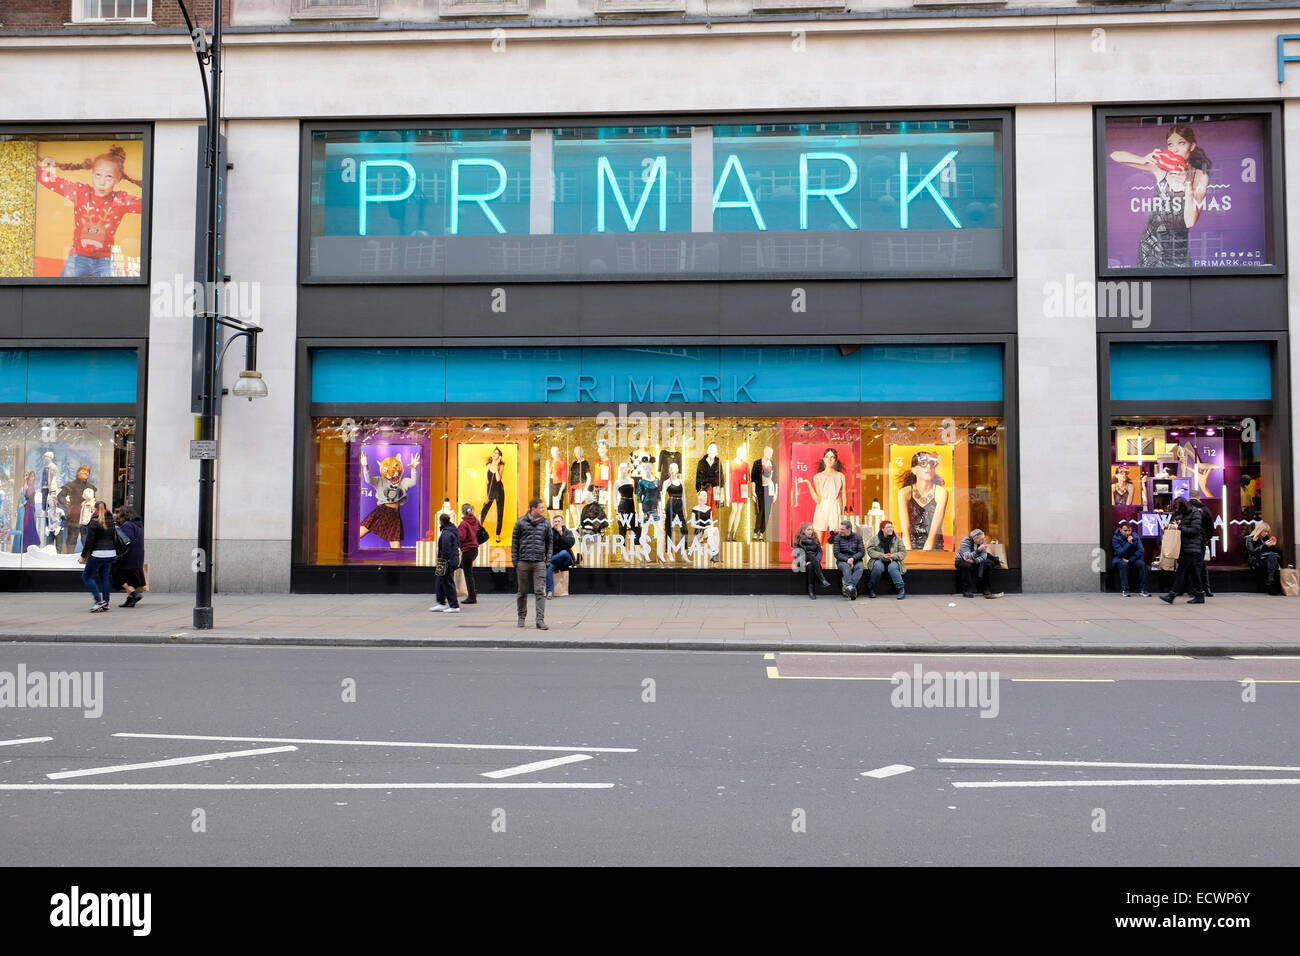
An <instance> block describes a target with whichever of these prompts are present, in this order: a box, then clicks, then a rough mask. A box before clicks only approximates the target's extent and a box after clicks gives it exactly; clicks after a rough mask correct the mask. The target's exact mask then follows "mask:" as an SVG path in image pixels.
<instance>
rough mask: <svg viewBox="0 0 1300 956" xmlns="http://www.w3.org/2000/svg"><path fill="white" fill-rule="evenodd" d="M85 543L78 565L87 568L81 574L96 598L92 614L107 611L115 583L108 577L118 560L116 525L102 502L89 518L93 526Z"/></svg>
mask: <svg viewBox="0 0 1300 956" xmlns="http://www.w3.org/2000/svg"><path fill="white" fill-rule="evenodd" d="M84 531H85V532H86V538H85V543H84V544H83V545H82V548H81V557H80V558H78V559H77V560H78V562H80V563H81V564H84V565H85V566H86V570H84V571H82V572H81V580H82V582H83V583H84V584H85V585H86V590H87V591H89V592H90V596H91V597H93V598H94V599H95V604H94V606H93V607H91V609H90V610H91V612H92V613H93V612H95V611H107V610H108V599H109V595H110V594H112V590H111V588H112V584H111V582H110V580H109V576H110V574H111V573H112V570H113V562H114V561H116V560H117V525H116V524H115V523H114V522H113V514H112V512H110V511H109V510H108V505H106V504H104V502H102V501H97V502H95V513H94V514H93V515H91V516H90V523H89V524H87V525H86V526H85V528H84Z"/></svg>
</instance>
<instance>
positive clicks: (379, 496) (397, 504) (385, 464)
mask: <svg viewBox="0 0 1300 956" xmlns="http://www.w3.org/2000/svg"><path fill="white" fill-rule="evenodd" d="M405 470H406V466H405V465H403V464H402V459H400V458H391V457H390V458H385V459H384V460H383V461H381V462H380V463H379V474H377V475H375V476H374V477H371V475H370V462H369V461H367V460H366V454H365V452H362V453H361V477H362V479H363V480H364V481H365V482H366V484H368V485H370V486H371V487H373V488H374V489H375V507H374V508H373V509H371V511H370V513H369V514H368V515H366V516H365V517H364V518H362V519H361V527H360V528H359V529H358V530H359V531H360V534H359V535H357V539H358V540H360V539H361V538H364V537H365V536H366V535H367V534H370V533H371V532H374V534H375V536H376V537H378V538H379V539H380V540H382V541H387V542H388V546H389V547H390V548H400V547H401V546H402V538H403V537H405V535H406V529H405V528H403V527H402V511H401V508H402V505H403V504H405V503H406V496H407V494H408V493H409V492H410V490H411V489H412V488H414V487H415V484H416V482H418V481H419V480H420V456H419V455H418V454H415V455H412V456H411V476H410V477H409V478H403V477H402V473H403V472H404V471H405ZM417 533H418V532H417Z"/></svg>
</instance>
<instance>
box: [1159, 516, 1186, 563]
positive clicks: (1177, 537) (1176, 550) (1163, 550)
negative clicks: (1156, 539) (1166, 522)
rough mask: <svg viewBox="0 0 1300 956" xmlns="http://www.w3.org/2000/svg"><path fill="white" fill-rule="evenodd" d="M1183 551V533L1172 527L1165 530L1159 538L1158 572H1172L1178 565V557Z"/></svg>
mask: <svg viewBox="0 0 1300 956" xmlns="http://www.w3.org/2000/svg"><path fill="white" fill-rule="evenodd" d="M1182 550H1183V533H1182V531H1180V530H1179V529H1177V528H1175V527H1173V526H1172V525H1171V526H1170V527H1168V528H1165V533H1164V535H1162V536H1161V538H1160V570H1161V571H1172V570H1173V569H1174V568H1175V567H1176V566H1177V564H1178V555H1179V554H1181V553H1182Z"/></svg>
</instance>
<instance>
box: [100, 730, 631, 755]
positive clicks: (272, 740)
mask: <svg viewBox="0 0 1300 956" xmlns="http://www.w3.org/2000/svg"><path fill="white" fill-rule="evenodd" d="M113 736H114V737H144V738H148V739H150V740H215V741H227V742H229V741H234V742H237V743H267V744H332V745H339V746H347V747H444V748H448V749H451V750H551V751H557V750H558V751H564V752H566V753H573V752H574V751H575V750H582V751H585V752H587V753H593V754H595V753H600V754H634V753H636V748H635V747H532V746H526V745H524V744H443V743H424V742H423V741H411V740H318V739H315V738H311V737H211V736H203V735H199V734H114V735H113Z"/></svg>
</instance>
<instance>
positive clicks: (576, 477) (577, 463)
mask: <svg viewBox="0 0 1300 956" xmlns="http://www.w3.org/2000/svg"><path fill="white" fill-rule="evenodd" d="M590 481H591V465H590V464H589V463H588V462H587V459H586V458H585V457H583V454H582V446H581V445H575V446H574V448H573V463H572V464H571V465H570V466H569V525H570V526H571V527H574V528H576V527H578V525H579V524H580V523H581V519H580V517H579V515H580V514H581V512H582V505H583V503H584V502H585V501H586V500H587V485H588V484H589V483H590Z"/></svg>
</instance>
